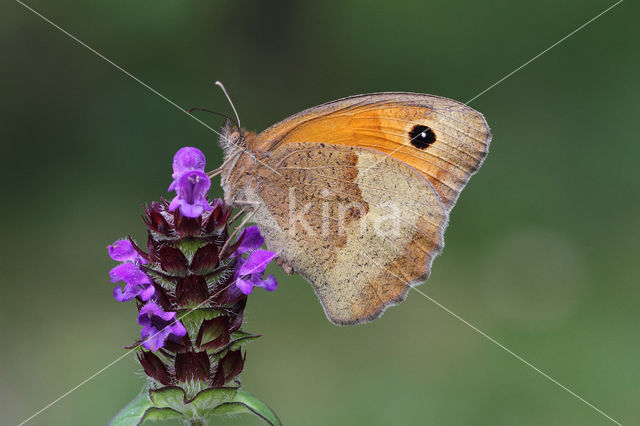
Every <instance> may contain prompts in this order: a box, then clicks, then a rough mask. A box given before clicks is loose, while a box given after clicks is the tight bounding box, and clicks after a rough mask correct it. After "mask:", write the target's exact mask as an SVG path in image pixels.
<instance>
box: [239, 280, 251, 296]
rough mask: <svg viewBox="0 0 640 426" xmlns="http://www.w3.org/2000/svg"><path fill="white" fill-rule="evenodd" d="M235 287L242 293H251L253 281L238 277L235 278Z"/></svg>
mask: <svg viewBox="0 0 640 426" xmlns="http://www.w3.org/2000/svg"><path fill="white" fill-rule="evenodd" d="M236 287H238V288H239V289H240V291H241V292H243V293H244V294H251V290H253V282H251V281H249V280H245V279H243V278H238V279H237V280H236Z"/></svg>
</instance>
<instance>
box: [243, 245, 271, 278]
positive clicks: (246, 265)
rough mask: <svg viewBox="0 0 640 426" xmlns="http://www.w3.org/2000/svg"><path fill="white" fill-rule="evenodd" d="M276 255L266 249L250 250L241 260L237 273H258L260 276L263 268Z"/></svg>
mask: <svg viewBox="0 0 640 426" xmlns="http://www.w3.org/2000/svg"><path fill="white" fill-rule="evenodd" d="M277 256H278V254H277V253H274V252H272V251H267V250H256V251H253V252H251V254H250V255H249V258H248V259H247V260H246V261H245V262H242V265H240V267H239V269H238V275H240V276H245V275H255V274H257V275H259V276H262V274H263V273H264V270H265V268H266V267H267V265H268V264H269V262H271V261H272V260H273V259H275V258H276V257H277Z"/></svg>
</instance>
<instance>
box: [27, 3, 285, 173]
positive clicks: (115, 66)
mask: <svg viewBox="0 0 640 426" xmlns="http://www.w3.org/2000/svg"><path fill="white" fill-rule="evenodd" d="M16 2H18V3H19V4H21V5H22V6H24V7H25V8H26V9H28V10H29V11H31V12H33V13H34V14H35V15H37V16H38V17H40V18H41V19H42V20H43V21H45V22H47V23H49V24H51V25H52V26H53V27H55V28H56V29H58V30H59V31H60V32H62V33H63V34H65V35H66V36H68V37H69V38H71V39H72V40H74V41H75V42H77V43H78V44H80V45H81V46H84V47H86V48H87V49H89V50H90V51H91V52H92V53H94V54H96V55H97V56H99V57H100V58H101V59H103V60H104V61H106V62H107V63H109V64H111V65H112V66H113V67H114V68H116V69H118V70H120V71H121V72H123V73H124V74H126V75H127V76H129V77H131V78H132V79H133V80H135V81H136V82H137V83H139V84H140V85H141V86H143V87H144V88H146V89H147V90H149V91H151V92H152V93H154V94H156V95H158V96H159V97H160V98H162V99H163V100H165V101H167V102H169V103H170V104H171V105H172V106H174V107H175V108H177V109H179V110H180V111H182V112H184V113H185V114H187V115H188V116H189V117H191V118H192V119H194V120H195V121H197V122H198V123H200V124H202V125H203V126H205V127H206V128H207V129H209V130H211V131H212V132H213V133H215V134H216V135H218V136H222V134H220V132H219V131H217V130H216V129H214V128H213V127H211V126H209V125H208V124H207V123H205V122H204V121H202V120H200V119H199V118H198V117H196V116H195V115H193V114H190V113H189V111H187V110H186V109H184V108H182V107H181V106H180V105H178V104H177V103H175V102H174V101H172V100H171V99H169V98H167V97H166V96H165V95H163V94H162V93H160V92H158V91H157V90H156V89H154V88H153V87H151V86H149V85H148V84H147V83H145V82H144V81H142V80H140V79H139V78H138V77H136V76H135V75H133V74H131V73H130V72H129V71H127V70H125V69H124V68H122V67H121V66H120V65H118V64H116V63H115V62H113V61H112V60H111V59H109V58H107V57H106V56H104V55H103V54H102V53H100V52H98V51H97V50H95V49H94V48H93V47H91V46H89V45H88V44H87V43H85V42H83V41H82V40H80V39H79V38H78V37H76V36H74V35H73V34H71V33H70V32H68V31H67V30H65V29H64V28H62V27H61V26H59V25H58V24H56V23H55V22H53V21H51V20H50V19H48V18H47V17H45V16H44V15H42V14H41V13H39V12H38V11H36V10H34V9H33V8H32V7H30V6H27V5H26V4H24V3H23V2H22V1H20V0H16ZM227 142H228V143H229V144H231V145H233V146H235V147H236V148H238V149H240V150H242V151H243V152H245V153H247V154H249V155H250V156H251V158H253V159H254V160H255V161H257V162H259V163H261V164H262V165H264V166H266V167H267V168H268V169H270V170H271V171H272V172H274V173H276V174H278V175H279V174H280V173H278V171H277V170H275V169H273V168H272V167H271V166H269V165H268V164H266V163H264V162H263V161H261V160H260V159H259V158H257V157H256V156H255V155H253V154H252V153H250V152H249V151H247V150H246V149H244V148H243V147H242V146H240V145H237V144H235V143H233V142H231V141H230V140H229V139H227Z"/></svg>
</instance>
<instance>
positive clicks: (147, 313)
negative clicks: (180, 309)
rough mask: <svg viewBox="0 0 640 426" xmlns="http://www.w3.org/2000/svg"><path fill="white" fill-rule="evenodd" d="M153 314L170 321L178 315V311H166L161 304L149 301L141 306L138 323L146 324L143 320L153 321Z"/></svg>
mask: <svg viewBox="0 0 640 426" xmlns="http://www.w3.org/2000/svg"><path fill="white" fill-rule="evenodd" d="M152 316H156V317H159V318H160V319H163V320H165V321H169V320H172V319H174V318H175V317H176V313H175V312H165V311H163V310H162V308H161V307H160V306H159V305H157V304H155V303H153V302H149V303H147V304H146V305H144V306H143V307H142V308H140V313H139V314H138V324H140V325H145V324H143V322H144V321H147V320H149V321H151V317H152ZM141 321H142V322H141Z"/></svg>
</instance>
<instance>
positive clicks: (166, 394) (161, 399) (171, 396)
mask: <svg viewBox="0 0 640 426" xmlns="http://www.w3.org/2000/svg"><path fill="white" fill-rule="evenodd" d="M149 397H150V399H151V402H152V404H153V406H155V407H156V408H171V409H173V410H176V411H178V412H180V413H182V412H183V411H184V391H183V390H182V389H180V388H179V387H176V386H167V387H165V388H161V389H157V390H150V391H149Z"/></svg>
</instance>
